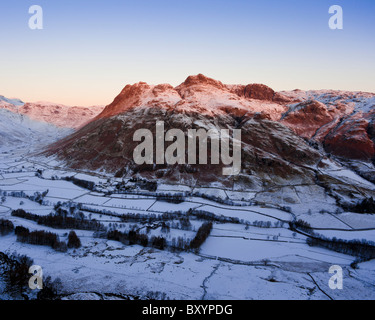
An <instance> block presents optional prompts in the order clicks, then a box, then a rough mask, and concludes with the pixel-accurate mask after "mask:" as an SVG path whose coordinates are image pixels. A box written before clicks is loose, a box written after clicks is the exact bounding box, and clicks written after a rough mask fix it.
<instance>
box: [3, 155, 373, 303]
mask: <svg viewBox="0 0 375 320" xmlns="http://www.w3.org/2000/svg"><path fill="white" fill-rule="evenodd" d="M334 169H335V168H331V169H330V170H334ZM38 170H40V171H42V172H43V173H42V176H41V177H38V176H36V173H37V171H38ZM339 170H340V171H339ZM334 171H335V172H334V174H335V175H345V176H346V177H347V179H351V178H352V177H351V173H350V172H343V171H342V169H340V168H336V170H334ZM70 176H75V177H76V178H77V179H82V180H87V181H92V182H94V183H95V184H97V185H100V186H101V188H102V189H103V190H104V189H111V188H113V184H115V180H113V179H112V180H111V182H108V177H106V176H105V175H104V174H103V175H101V174H98V173H93V174H90V173H88V172H78V171H72V170H68V169H67V168H64V167H62V166H60V164H59V163H58V162H55V161H51V160H48V159H43V158H35V157H31V156H28V155H27V152H25V151H24V150H22V149H13V150H7V151H6V153H5V151H4V150H3V153H1V151H0V189H1V192H2V193H4V192H6V193H7V196H6V197H5V199H3V201H2V203H1V204H0V218H3V219H8V220H11V221H12V222H13V223H14V225H15V226H24V227H27V228H29V229H30V230H31V231H32V230H47V231H52V232H54V233H57V234H58V235H59V237H60V240H63V241H66V239H67V234H68V233H69V231H70V230H62V229H51V228H49V227H45V226H42V225H38V224H37V223H36V222H34V221H31V220H26V219H21V218H18V217H15V216H12V215H11V212H12V210H15V209H20V208H22V209H24V210H25V211H27V212H31V213H33V214H36V215H47V214H49V213H51V212H53V211H54V205H56V204H57V203H58V202H72V203H76V204H81V205H82V206H83V207H82V212H83V214H84V216H85V218H86V219H95V220H97V221H100V222H101V223H102V224H103V225H105V226H106V227H107V228H114V225H115V226H116V229H118V230H121V231H122V230H129V229H130V228H131V227H132V225H134V224H136V223H125V222H122V221H121V219H120V217H119V216H120V215H121V214H125V213H134V214H142V215H146V216H151V215H153V216H160V215H162V214H163V213H166V212H176V211H179V212H182V213H184V212H185V213H187V212H188V211H189V210H192V209H194V210H200V211H204V212H209V213H212V214H214V215H215V216H217V217H221V218H235V219H236V220H235V221H237V222H236V223H230V222H226V223H219V222H215V223H214V225H213V230H212V232H211V234H210V236H209V237H208V239H207V240H206V242H205V243H204V244H203V245H202V247H201V250H200V251H199V252H196V253H194V252H171V251H168V250H164V251H161V250H157V249H154V248H149V247H146V248H144V247H141V246H138V245H133V246H128V245H123V244H122V243H120V242H116V241H110V240H106V239H103V238H98V237H96V236H95V235H94V232H93V231H82V230H76V233H77V235H78V236H79V238H80V239H81V242H82V247H81V248H79V249H74V250H72V249H70V250H68V252H66V253H61V252H56V251H54V250H53V249H51V248H48V247H45V246H35V245H29V244H22V243H20V242H17V241H16V237H15V235H14V234H11V235H8V236H5V237H0V252H5V253H12V252H17V253H20V254H26V255H28V256H29V257H31V258H32V259H33V260H34V263H35V264H38V265H40V266H42V268H43V271H44V273H45V275H50V276H51V277H52V278H53V279H56V278H60V279H61V282H62V287H61V288H60V289H61V293H62V294H63V295H64V297H65V298H66V299H70V298H71V299H81V298H83V299H96V298H100V297H103V295H107V296H108V295H113V294H115V295H116V297H117V298H118V297H120V298H121V297H127V296H132V297H141V298H144V299H147V298H150V297H155V296H157V297H161V296H162V297H166V298H169V299H197V300H199V299H241V300H243V299H374V298H375V264H374V263H373V261H370V262H365V263H360V264H359V268H358V269H352V268H351V267H350V264H351V263H352V262H353V261H354V260H355V258H354V257H353V256H350V255H346V254H342V253H337V252H333V251H330V250H327V249H323V248H318V247H310V246H308V245H307V244H306V236H305V235H303V234H300V233H296V232H293V231H291V230H290V229H289V222H291V221H294V220H295V219H297V218H298V219H300V218H302V219H303V220H304V221H306V222H308V223H310V224H311V226H312V227H313V228H315V229H316V232H317V233H320V234H322V235H324V236H326V237H331V238H332V237H337V238H341V239H345V240H353V239H366V240H370V241H374V240H375V236H374V234H375V216H374V215H358V214H355V213H349V212H344V213H341V214H335V213H334V212H335V209H336V207H335V203H334V201H332V199H330V198H326V197H325V196H324V193H323V192H322V190H321V189H319V188H317V187H316V186H315V187H314V186H285V187H282V188H281V191H280V190H278V191H277V190H276V191H273V192H272V193H271V192H269V191H267V192H264V193H261V192H259V191H251V190H249V192H248V193H247V192H243V191H242V192H236V191H227V190H220V189H217V188H209V189H207V190H204V188H199V189H198V188H196V189H194V190H192V189H191V188H189V187H187V186H180V187H178V186H177V187H176V186H170V185H166V184H163V185H161V186H160V189H159V188H158V191H159V192H162V193H166V192H170V193H172V192H175V193H176V192H178V193H181V192H184V193H187V194H190V195H187V196H186V198H185V199H184V201H183V202H181V203H170V202H165V201H161V200H158V199H157V198H156V197H155V196H154V195H152V194H150V195H144V194H143V195H136V194H106V193H104V192H100V191H91V190H88V189H85V188H82V187H80V186H77V185H75V184H73V183H72V182H69V181H65V180H61V178H62V177H70ZM354 178H355V180H356V182H358V183H362V182H363V181H361V180H360V179H358V177H357V176H355V177H354ZM307 189H308V190H309V192H310V194H311V193H313V192H315V194H320V195H322V198H321V199H320V202H323V206H324V208H328V209H330V210H328V211H327V212H323V213H320V212H318V210H317V209H316V208H314V210H310V212H308V208H311V207H314V204H315V203H316V202H317V200H315V202H314V199H309V197H308V196H307V195H306V190H307ZM46 191H48V193H47V194H46V196H45V197H44V201H43V203H42V204H39V203H37V202H35V201H31V200H30V199H27V198H25V196H32V195H34V193H35V192H40V193H43V192H46ZM22 192H23V193H22ZM278 192H283V193H288V194H289V196H290V197H296V198H298V199H299V200H300V201H301V202H299V203H297V202H296V204H295V205H294V206H293V203H292V204H291V203H289V205H290V207H291V210H290V212H287V211H285V210H281V207H282V206H283V205H285V203H280V205H279V206H277V205H275V201H274V199H273V201H270V202H268V201H267V199H268V197H272V195H273V196H275V195H276V196H277V195H278V194H279V193H278ZM197 193H200V194H201V193H205V194H207V195H208V196H214V197H221V198H223V199H228V198H229V199H231V200H233V201H235V202H236V204H237V206H233V205H226V204H221V203H218V202H214V201H212V200H209V199H203V198H200V197H198V196H195V195H194V194H197ZM10 194H13V195H10ZM20 194H21V196H20ZM304 195H305V198H306V199H305V200H306V203H307V204H308V205H307V206H306V207H305V208H303V202H304V199H302V200H301V198H303V196H304ZM255 198H257V199H258V200H259V199H261V200H262V201H261V202H262V203H264V205H259V204H257V205H255V204H254V203H252V201H251V200H252V199H255ZM291 202H292V201H291ZM315 206H316V205H315ZM103 209H104V210H106V211H105V212H108V213H107V214H106V213H95V212H93V211H95V210H97V211H100V210H103ZM90 210H91V212H90ZM320 210H321V208H320ZM176 223H177V219H176V221H171V224H172V227H171V229H170V230H169V231H168V232H167V233H163V231H162V230H161V228H160V227H158V226H155V227H154V228H152V230H151V231H150V232H151V233H150V234H151V235H163V236H165V237H166V240H167V243H171V241H172V239H173V238H177V237H181V238H184V239H185V240H191V239H192V238H193V237H194V236H195V234H196V231H197V229H198V228H199V226H200V225H201V224H202V221H201V220H199V219H192V221H191V224H192V226H191V228H190V229H189V230H182V229H179V228H178V227H174V224H176ZM138 227H139V228H140V230H144V229H145V226H144V225H140V224H139V225H138ZM332 265H339V266H341V267H342V268H343V270H344V289H343V290H331V289H330V288H329V286H328V281H329V279H330V277H332V275H331V274H329V272H328V271H329V268H330V267H331V266H332Z"/></svg>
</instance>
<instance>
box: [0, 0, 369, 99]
mask: <svg viewBox="0 0 375 320" xmlns="http://www.w3.org/2000/svg"><path fill="white" fill-rule="evenodd" d="M34 4H37V5H40V6H42V8H43V11H44V29H43V30H31V29H29V27H28V20H29V18H30V16H31V15H30V14H29V13H28V10H29V7H30V6H31V5H34ZM334 4H338V5H341V6H342V8H343V10H344V30H331V29H329V27H328V20H329V18H330V15H329V14H328V9H329V7H330V6H331V5H334ZM0 36H1V38H0V39H1V40H0V41H1V42H0V43H1V45H0V67H1V69H0V70H1V71H0V95H4V96H6V97H17V98H20V99H22V100H23V101H27V102H34V101H39V100H44V101H53V102H57V103H63V104H67V105H82V106H88V105H107V104H109V103H110V102H112V100H113V99H114V97H115V96H116V95H117V94H118V93H119V92H120V91H121V90H122V88H123V87H124V86H125V85H126V84H133V83H136V82H139V81H145V82H148V83H150V84H158V83H170V84H172V85H178V84H180V83H181V82H183V81H184V80H185V79H186V77H187V76H189V75H192V74H198V73H203V74H205V75H206V76H209V77H212V78H215V79H217V80H220V81H222V82H223V83H228V84H235V83H236V84H248V83H264V84H266V85H268V86H270V87H272V88H273V89H275V90H277V91H280V90H292V89H296V88H299V89H342V90H353V91H369V92H375V39H374V38H375V1H374V0H361V1H354V0H350V1H349V0H302V1H301V0H283V1H280V0H261V1H260V0H258V1H252V0H231V1H229V0H226V1H222V0H215V1H213V0H190V1H178V0H177V1H176V0H174V1H171V0H162V1H157V0H143V1H139V0H138V1H124V0H121V1H120V0H106V1H98V0H90V1H89V0H75V1H72V0H53V1H51V0H38V1H35V0H34V1H28V0H16V1H10V0H1V1H0Z"/></svg>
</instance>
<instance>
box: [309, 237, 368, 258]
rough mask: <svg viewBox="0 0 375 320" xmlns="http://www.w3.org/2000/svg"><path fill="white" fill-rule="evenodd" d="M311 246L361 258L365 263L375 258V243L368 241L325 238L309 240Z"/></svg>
mask: <svg viewBox="0 0 375 320" xmlns="http://www.w3.org/2000/svg"><path fill="white" fill-rule="evenodd" d="M306 242H307V244H308V245H310V246H318V247H323V248H326V249H329V250H333V251H336V252H340V253H344V254H348V255H351V256H355V257H359V258H361V260H363V261H367V260H371V259H374V258H375V243H374V242H372V241H367V240H342V239H337V238H333V239H329V238H326V237H324V236H319V237H311V238H307V240H306Z"/></svg>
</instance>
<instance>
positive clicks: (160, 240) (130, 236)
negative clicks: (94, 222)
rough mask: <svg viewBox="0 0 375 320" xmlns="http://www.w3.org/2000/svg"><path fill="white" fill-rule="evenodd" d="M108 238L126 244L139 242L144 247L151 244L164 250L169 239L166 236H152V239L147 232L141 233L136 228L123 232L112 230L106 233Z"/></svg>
mask: <svg viewBox="0 0 375 320" xmlns="http://www.w3.org/2000/svg"><path fill="white" fill-rule="evenodd" d="M106 237H107V239H108V240H114V241H119V242H121V243H123V244H126V245H134V244H138V245H141V246H143V247H147V246H151V247H153V248H156V249H159V250H164V249H165V248H166V246H167V241H166V240H165V238H164V237H155V236H152V237H151V238H150V239H149V238H148V236H147V235H146V234H143V233H139V232H138V231H135V230H130V231H129V232H121V231H118V230H110V231H109V232H107V235H106Z"/></svg>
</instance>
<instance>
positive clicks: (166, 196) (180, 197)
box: [156, 193, 185, 204]
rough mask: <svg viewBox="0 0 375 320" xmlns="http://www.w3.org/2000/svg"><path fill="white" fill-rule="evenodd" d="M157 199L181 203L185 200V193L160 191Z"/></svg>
mask: <svg viewBox="0 0 375 320" xmlns="http://www.w3.org/2000/svg"><path fill="white" fill-rule="evenodd" d="M156 200H158V201H164V202H168V203H174V204H180V203H183V202H184V201H185V195H184V194H183V193H175V194H171V193H158V194H157V195H156Z"/></svg>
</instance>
